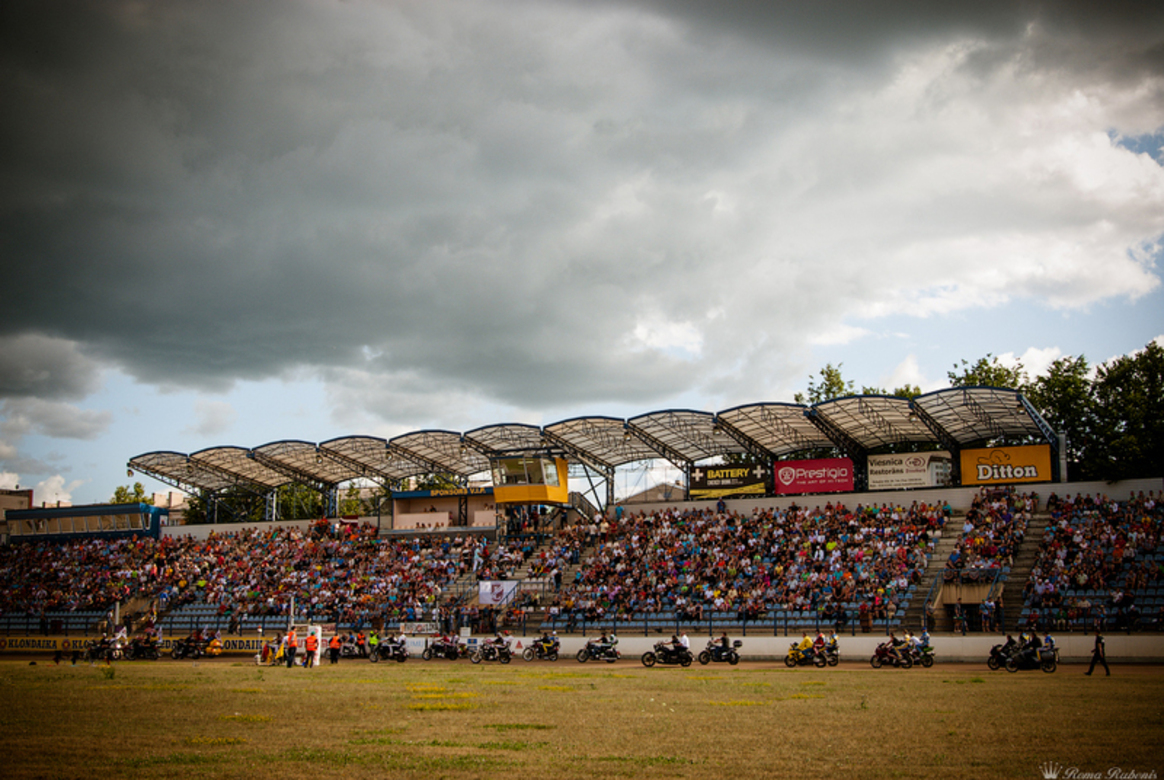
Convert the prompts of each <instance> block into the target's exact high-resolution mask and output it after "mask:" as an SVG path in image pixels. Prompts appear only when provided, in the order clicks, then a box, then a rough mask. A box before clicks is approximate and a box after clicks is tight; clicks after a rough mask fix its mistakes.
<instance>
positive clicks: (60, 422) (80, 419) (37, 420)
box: [0, 398, 113, 440]
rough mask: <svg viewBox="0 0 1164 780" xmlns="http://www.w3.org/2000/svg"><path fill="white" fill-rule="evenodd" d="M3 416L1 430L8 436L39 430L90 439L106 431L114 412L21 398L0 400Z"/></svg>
mask: <svg viewBox="0 0 1164 780" xmlns="http://www.w3.org/2000/svg"><path fill="white" fill-rule="evenodd" d="M0 418H3V420H2V421H0V433H3V434H5V435H6V436H9V437H12V436H15V437H20V436H24V435H28V434H38V435H41V436H50V437H53V438H59V439H86V440H91V439H95V438H97V437H98V436H99V435H101V434H102V433H104V432H105V430H106V429H107V428H108V427H109V423H110V422H111V421H112V419H113V415H112V414H111V413H109V412H107V411H103V410H93V409H81V408H78V407H76V406H74V405H72V404H66V403H60V402H57V401H44V400H41V399H39V398H19V399H9V400H7V401H4V402H3V403H0Z"/></svg>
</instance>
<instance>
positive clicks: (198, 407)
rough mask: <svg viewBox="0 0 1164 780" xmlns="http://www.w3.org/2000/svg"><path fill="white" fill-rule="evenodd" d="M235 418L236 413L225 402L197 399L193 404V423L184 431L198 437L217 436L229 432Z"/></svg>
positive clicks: (230, 405)
mask: <svg viewBox="0 0 1164 780" xmlns="http://www.w3.org/2000/svg"><path fill="white" fill-rule="evenodd" d="M237 418H238V412H237V411H236V410H235V408H234V406H233V405H232V404H230V403H229V402H227V401H208V400H206V399H198V400H197V401H195V402H194V419H195V423H194V425H191V426H190V427H188V428H187V429H186V431H187V432H188V433H195V434H198V435H199V436H219V435H221V434H223V433H225V432H226V431H228V430H230V427H231V426H232V425H233V424H234V421H235V420H236V419H237Z"/></svg>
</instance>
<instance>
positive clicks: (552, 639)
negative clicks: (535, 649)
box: [537, 631, 558, 655]
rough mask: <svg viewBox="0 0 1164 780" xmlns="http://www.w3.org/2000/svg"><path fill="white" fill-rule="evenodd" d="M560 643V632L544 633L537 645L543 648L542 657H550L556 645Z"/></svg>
mask: <svg viewBox="0 0 1164 780" xmlns="http://www.w3.org/2000/svg"><path fill="white" fill-rule="evenodd" d="M557 641H558V632H557V631H555V632H553V635H551V634H550V632H549V631H542V635H541V636H540V637H538V640H537V643H538V645H540V646H541V651H542V655H548V654H549V653H550V652H551V651H553V649H554V644H555V643H556V642H557Z"/></svg>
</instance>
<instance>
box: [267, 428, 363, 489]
mask: <svg viewBox="0 0 1164 780" xmlns="http://www.w3.org/2000/svg"><path fill="white" fill-rule="evenodd" d="M251 455H252V456H253V457H254V458H255V459H256V460H258V461H259V462H260V463H262V464H263V465H264V466H267V467H269V468H271V469H272V470H274V471H278V472H279V473H281V474H284V475H286V476H288V477H290V478H291V479H293V480H295V481H296V482H302V483H303V484H306V485H310V486H311V487H314V488H316V489H318V490H332V489H334V488H335V486H336V485H338V484H339V483H340V482H347V481H349V480H352V479H355V478H356V477H358V476H360V474H359V472H358V471H355V470H354V469H352V468H351V467H350V466H348V465H347V464H346V463H344V462H342V461H340V460H335V459H332V458H327V457H324V453H323V452H322V451H321V450H320V449H319V447H318V446H316V445H315V444H314V443H312V442H306V441H296V440H284V441H273V442H270V443H269V444H264V445H262V446H261V447H255V448H254V449H253V450H251Z"/></svg>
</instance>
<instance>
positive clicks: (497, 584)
mask: <svg viewBox="0 0 1164 780" xmlns="http://www.w3.org/2000/svg"><path fill="white" fill-rule="evenodd" d="M516 591H517V582H515V581H513V580H484V581H482V582H479V583H477V600H478V601H480V602H481V603H482V604H491V605H497V604H504V603H506V602H507V601H509V600H510V599H512V598H513V594H514V592H516Z"/></svg>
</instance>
